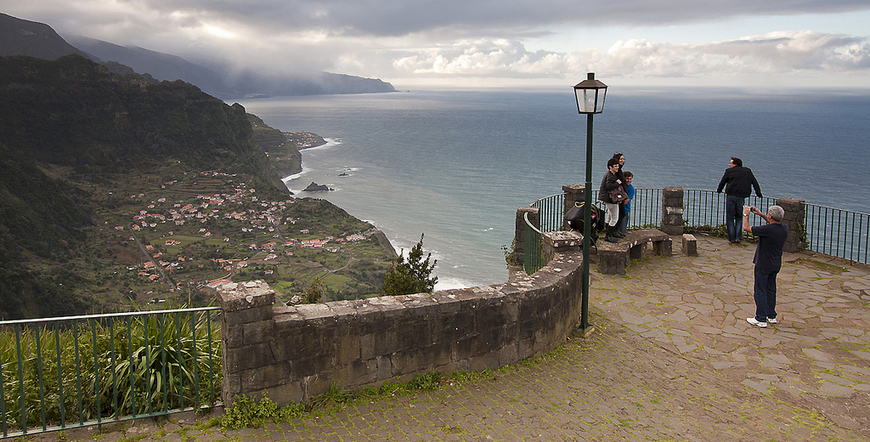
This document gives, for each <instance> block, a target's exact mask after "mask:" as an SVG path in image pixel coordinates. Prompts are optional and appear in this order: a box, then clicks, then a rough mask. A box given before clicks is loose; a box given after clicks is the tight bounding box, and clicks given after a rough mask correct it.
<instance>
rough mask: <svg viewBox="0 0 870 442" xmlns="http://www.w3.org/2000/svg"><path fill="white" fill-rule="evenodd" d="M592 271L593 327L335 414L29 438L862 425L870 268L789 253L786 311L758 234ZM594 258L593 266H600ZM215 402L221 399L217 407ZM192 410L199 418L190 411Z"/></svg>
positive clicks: (608, 433)
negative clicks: (475, 372) (756, 278)
mask: <svg viewBox="0 0 870 442" xmlns="http://www.w3.org/2000/svg"><path fill="white" fill-rule="evenodd" d="M678 243H679V241H674V252H675V253H674V255H673V256H671V257H659V256H648V257H645V258H644V259H643V260H641V261H638V262H634V263H632V264H631V265H630V266H629V267H628V271H627V274H626V275H625V276H618V275H599V274H598V273H597V272H594V271H593V274H592V281H591V284H592V288H591V296H590V298H591V299H590V310H591V313H592V314H591V321H590V322H591V323H592V325H593V326H594V330H593V331H592V332H591V333H590V334H589V335H588V336H586V337H584V336H581V335H579V334H578V335H576V336H574V337H572V338H571V339H570V340H569V341H568V342H566V344H565V345H564V346H563V347H562V348H561V350H560V351H556V352H553V353H552V354H550V355H548V356H546V357H542V358H537V359H536V360H535V361H532V362H530V363H521V364H517V365H516V366H513V367H510V368H508V369H502V370H496V371H494V372H493V373H492V376H490V377H489V378H487V379H484V380H478V381H475V382H470V383H454V384H453V385H445V386H443V387H441V388H439V389H437V390H435V391H432V392H426V393H419V394H415V395H410V396H401V397H392V398H385V399H379V400H375V401H367V402H364V403H359V404H356V405H352V406H348V407H346V408H345V409H343V410H341V411H338V412H334V413H330V414H328V415H322V416H317V415H311V416H307V417H303V418H299V419H295V420H293V421H291V422H283V423H269V424H266V425H265V426H263V427H261V428H255V429H245V430H238V431H237V430H229V431H223V430H221V428H220V427H217V426H215V427H210V428H208V427H207V426H203V425H201V424H202V423H203V422H206V421H207V420H208V419H209V418H210V417H211V416H209V415H206V416H200V417H197V416H194V415H190V414H182V415H175V416H173V417H171V418H170V419H169V420H163V421H160V422H157V421H154V420H151V419H146V420H139V421H136V422H132V423H130V422H128V423H118V424H114V425H107V426H104V427H103V428H102V430H100V429H97V428H90V429H77V430H68V431H65V432H63V433H48V434H44V435H40V436H33V437H32V438H33V439H34V440H64V439H63V438H65V439H66V440H81V439H88V440H91V439H93V440H101V441H112V442H113V441H120V440H130V441H138V440H143V441H156V440H163V441H182V440H197V441H210V440H245V441H247V440H259V441H271V440H288V441H295V440H317V441H320V440H322V441H357V440H361V441H382V440H386V441H442V440H443V441H489V440H495V441H518V440H552V441H562V440H578V441H601V440H675V441H730V440H735V441H736V440H741V441H742V440H771V441H829V440H844V441H849V440H870V345H868V344H870V334H868V329H870V328H868V325H870V307H868V301H870V271H868V266H867V265H863V264H851V263H849V262H848V261H844V260H840V259H836V258H832V257H829V256H825V255H816V254H812V253H809V252H801V253H794V254H786V255H785V256H784V260H785V263H784V266H783V270H782V271H781V272H780V274H779V278H778V283H779V284H778V288H779V290H778V292H779V294H778V298H779V299H778V301H779V302H778V308H777V310H778V313H779V317H778V319H779V323H778V324H775V325H774V324H771V325H770V326H769V327H767V328H765V329H762V328H759V327H755V326H752V325H750V324H748V323H747V322H746V318H748V317H750V316H753V314H754V311H755V307H754V304H753V300H752V291H751V290H752V279H753V273H752V255H753V253H754V250H755V245H753V244H745V243H744V244H729V243H728V242H727V241H726V240H724V239H719V238H708V237H703V236H699V237H698V252H699V256H697V257H687V256H683V255H682V253H681V251H680V250H679V244H678ZM593 269H594V266H593ZM218 413H219V412H218ZM198 424H199V425H198Z"/></svg>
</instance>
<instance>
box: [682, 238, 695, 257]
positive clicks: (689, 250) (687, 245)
mask: <svg viewBox="0 0 870 442" xmlns="http://www.w3.org/2000/svg"><path fill="white" fill-rule="evenodd" d="M683 253H684V254H685V255H686V256H698V240H697V239H696V238H695V235H692V234H689V233H684V234H683Z"/></svg>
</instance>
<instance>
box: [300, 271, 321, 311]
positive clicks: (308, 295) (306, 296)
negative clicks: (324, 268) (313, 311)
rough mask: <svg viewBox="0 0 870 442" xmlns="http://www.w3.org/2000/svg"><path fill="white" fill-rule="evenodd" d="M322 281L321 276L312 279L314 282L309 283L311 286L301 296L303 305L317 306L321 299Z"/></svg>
mask: <svg viewBox="0 0 870 442" xmlns="http://www.w3.org/2000/svg"><path fill="white" fill-rule="evenodd" d="M322 281H323V276H318V277H316V278H314V281H311V285H310V286H308V288H307V289H305V292H304V293H303V294H302V303H303V304H317V303H318V302H320V300H321V299H322V298H323V287H322V284H321V282H322Z"/></svg>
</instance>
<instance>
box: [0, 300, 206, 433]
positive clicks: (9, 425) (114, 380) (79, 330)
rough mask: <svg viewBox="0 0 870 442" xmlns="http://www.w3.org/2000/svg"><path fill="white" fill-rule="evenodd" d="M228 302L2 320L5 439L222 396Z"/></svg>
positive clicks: (0, 410) (0, 409) (0, 402)
mask: <svg viewBox="0 0 870 442" xmlns="http://www.w3.org/2000/svg"><path fill="white" fill-rule="evenodd" d="M219 314H220V307H206V308H191V309H175V310H162V311H153V312H136V313H119V314H104V315H90V316H70V317H62V318H44V319H28V320H16V321H2V322H0V415H2V428H0V430H2V433H0V434H2V437H3V438H7V437H15V436H21V435H26V434H33V433H40V432H46V431H54V430H61V429H66V428H74V427H83V426H90V425H101V424H103V423H106V422H115V421H122V420H131V419H137V418H142V417H148V416H158V415H165V414H169V413H173V412H177V411H184V410H190V409H194V408H197V407H208V406H212V405H214V404H216V403H218V402H219V401H220V383H221V381H220V379H221V368H220V367H221V358H220V321H219V320H217V319H216V317H217V315H219Z"/></svg>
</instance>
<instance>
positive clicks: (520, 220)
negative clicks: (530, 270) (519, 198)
mask: <svg viewBox="0 0 870 442" xmlns="http://www.w3.org/2000/svg"><path fill="white" fill-rule="evenodd" d="M526 213H528V214H529V221H530V222H531V223H532V225H533V226H535V228H537V229H540V228H541V216H540V214H539V210H538V208H537V207H520V208H519V209H517V219H516V231H515V232H514V253H513V256H512V257H511V261H512V262H511V264H513V265H519V266H521V265H523V259H524V256H525V250H526V248H525V238H526V220H525V214H526Z"/></svg>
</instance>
